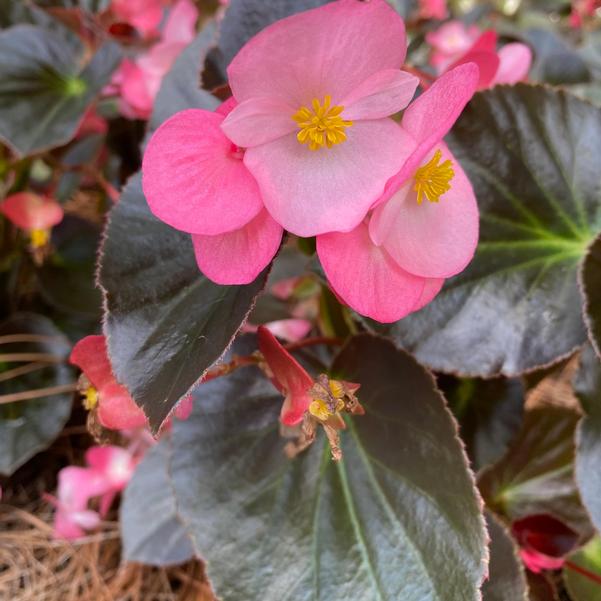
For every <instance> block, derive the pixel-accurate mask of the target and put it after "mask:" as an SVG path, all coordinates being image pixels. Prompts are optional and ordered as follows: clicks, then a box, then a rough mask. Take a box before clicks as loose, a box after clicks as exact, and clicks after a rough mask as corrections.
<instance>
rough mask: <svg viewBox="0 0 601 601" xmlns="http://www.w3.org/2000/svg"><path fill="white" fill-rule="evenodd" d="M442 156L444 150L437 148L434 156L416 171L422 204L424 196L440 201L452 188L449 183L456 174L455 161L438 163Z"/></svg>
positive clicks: (418, 195)
mask: <svg viewBox="0 0 601 601" xmlns="http://www.w3.org/2000/svg"><path fill="white" fill-rule="evenodd" d="M441 158H442V152H441V151H440V150H437V151H436V152H435V153H434V156H433V157H432V158H431V159H430V160H429V161H428V162H427V163H426V164H425V165H423V166H422V167H420V168H419V169H418V170H417V171H416V172H415V178H414V181H415V186H414V187H413V189H414V190H415V191H416V192H417V204H422V201H423V200H424V196H425V197H426V198H427V199H428V200H429V201H430V202H438V201H439V200H440V197H441V196H442V195H443V194H444V193H445V192H448V191H449V190H450V189H451V184H450V183H449V182H450V181H451V180H452V179H453V177H454V176H455V172H454V171H453V163H451V161H450V160H448V159H447V160H446V161H445V162H444V163H441V164H440V165H439V164H438V163H439V161H440V159H441Z"/></svg>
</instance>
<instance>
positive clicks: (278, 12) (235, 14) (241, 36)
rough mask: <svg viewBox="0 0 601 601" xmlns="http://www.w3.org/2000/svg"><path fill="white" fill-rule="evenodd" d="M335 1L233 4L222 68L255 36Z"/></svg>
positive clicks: (224, 27) (222, 42) (225, 25)
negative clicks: (272, 25) (266, 29)
mask: <svg viewBox="0 0 601 601" xmlns="http://www.w3.org/2000/svg"><path fill="white" fill-rule="evenodd" d="M330 1H331V0H270V1H269V2H265V0H231V1H230V2H229V3H228V7H227V11H226V13H225V17H224V18H223V22H222V24H221V31H220V34H219V52H220V59H221V60H220V63H221V65H222V68H223V69H224V70H225V67H226V66H227V65H228V64H229V63H230V61H231V60H232V59H233V58H234V56H236V54H237V53H238V50H240V48H242V46H244V44H246V42H248V40H250V38H252V37H253V36H254V35H256V34H257V33H259V31H261V30H262V29H265V27H267V26H268V25H271V24H272V23H274V22H275V21H278V20H279V19H283V18H284V17H289V16H290V15H293V14H296V13H300V12H302V11H305V10H309V9H310V8H317V7H318V6H322V5H324V4H327V3H328V2H330Z"/></svg>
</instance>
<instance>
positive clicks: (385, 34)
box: [228, 0, 406, 110]
mask: <svg viewBox="0 0 601 601" xmlns="http://www.w3.org/2000/svg"><path fill="white" fill-rule="evenodd" d="M405 53H406V41H405V27H404V24H403V21H402V19H401V18H400V16H399V15H398V14H397V13H396V12H395V11H394V10H393V9H392V8H391V7H390V6H389V5H388V4H387V3H386V2H385V0H371V1H370V2H358V1H357V0H339V1H338V2H332V3H331V4H326V5H325V6H322V7H319V8H316V9H313V10H308V11H306V12H302V13H299V14H297V15H293V16H291V17H288V18H286V19H281V20H280V21H276V22H275V23H274V24H273V25H270V26H269V27H267V28H266V29H264V30H263V31H261V32H260V33H259V34H258V35H256V36H255V37H254V38H252V39H251V40H250V41H249V42H248V43H247V44H246V45H245V46H244V47H243V48H242V49H241V50H240V52H239V53H238V54H237V55H236V57H234V59H233V60H232V62H231V63H230V66H229V68H228V75H229V82H230V86H231V88H232V92H233V94H234V96H235V97H236V99H237V100H238V102H242V101H244V100H248V99H249V98H256V97H265V98H279V99H282V100H286V101H287V102H289V103H290V104H291V105H292V106H294V107H296V110H298V109H299V108H300V107H301V106H303V105H307V103H310V102H311V100H312V99H313V98H318V99H320V100H323V98H324V96H325V95H326V94H329V95H330V96H332V99H333V101H334V104H336V103H337V102H338V101H339V100H340V99H341V98H344V97H345V96H347V95H348V94H349V93H350V92H352V91H353V90H354V89H355V88H356V87H358V86H359V85H360V84H361V83H362V82H363V81H365V80H366V79H367V78H368V77H370V76H371V75H373V74H374V73H376V72H377V71H381V70H383V69H399V68H400V67H401V65H402V64H403V60H404V58H405Z"/></svg>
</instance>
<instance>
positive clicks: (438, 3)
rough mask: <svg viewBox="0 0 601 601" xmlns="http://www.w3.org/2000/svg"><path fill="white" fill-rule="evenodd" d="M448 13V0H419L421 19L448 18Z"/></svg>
mask: <svg viewBox="0 0 601 601" xmlns="http://www.w3.org/2000/svg"><path fill="white" fill-rule="evenodd" d="M447 15H448V11H447V0H419V16H420V18H421V19H446V17H447Z"/></svg>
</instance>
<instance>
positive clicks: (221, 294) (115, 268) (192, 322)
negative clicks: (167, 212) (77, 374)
mask: <svg viewBox="0 0 601 601" xmlns="http://www.w3.org/2000/svg"><path fill="white" fill-rule="evenodd" d="M266 277H267V276H266V272H264V273H263V274H262V275H260V276H259V277H258V278H257V279H256V280H255V281H254V282H253V283H252V284H248V285H247V286H218V285H217V284H213V283H212V282H211V281H209V280H208V279H207V278H205V277H204V276H203V275H202V274H201V273H200V271H199V270H198V266H197V265H196V260H195V258H194V252H193V250H192V241H191V238H190V235H189V234H184V233H183V232H179V231H177V230H175V229H173V228H171V227H169V226H168V225H165V224H164V223H162V222H161V221H159V220H158V219H156V218H155V217H154V216H153V215H152V213H151V212H150V209H149V208H148V205H147V203H146V199H145V198H144V194H143V192H142V185H141V177H140V175H139V174H138V175H136V176H134V177H133V178H132V179H131V180H130V181H129V183H128V185H127V186H126V188H125V189H124V191H123V194H122V195H121V199H120V200H119V203H118V204H117V205H116V206H115V208H114V209H113V210H112V212H111V215H110V221H109V225H108V227H107V230H106V238H105V241H104V245H103V251H102V257H101V266H100V276H99V278H100V279H99V282H100V285H101V287H102V289H103V291H104V294H105V301H106V309H107V314H106V319H105V324H104V326H105V333H106V335H107V336H108V342H109V354H110V356H111V361H112V365H113V369H114V372H115V375H116V377H117V380H119V382H121V383H122V384H124V385H125V386H126V387H127V388H128V390H129V392H130V393H131V395H132V396H133V398H134V400H135V401H136V403H137V404H138V405H139V406H140V407H142V409H143V410H144V412H145V413H146V415H147V416H148V419H149V421H150V424H151V426H152V428H153V430H154V431H155V432H156V431H157V430H158V429H159V427H160V425H161V424H162V422H163V421H164V419H165V418H166V417H167V416H168V415H169V413H170V412H171V410H172V409H173V407H174V406H175V405H176V404H177V402H178V401H179V400H180V399H181V398H182V397H183V396H185V395H186V394H187V393H188V392H189V391H190V389H191V388H192V387H193V386H194V385H195V384H196V383H197V382H198V380H199V379H200V378H201V377H202V375H203V374H204V373H205V372H206V371H207V370H208V369H209V368H210V367H211V365H213V363H214V362H215V361H217V360H218V359H219V358H220V357H221V356H222V355H223V353H224V351H225V350H226V349H227V347H228V346H229V345H230V343H231V341H232V339H233V338H234V336H235V335H236V333H237V332H238V330H239V328H240V326H241V325H242V323H243V322H244V321H245V319H246V317H247V315H248V313H249V312H250V310H251V309H252V307H253V305H254V302H255V298H256V296H257V295H258V294H259V292H261V290H262V288H263V286H264V285H265V280H266Z"/></svg>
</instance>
